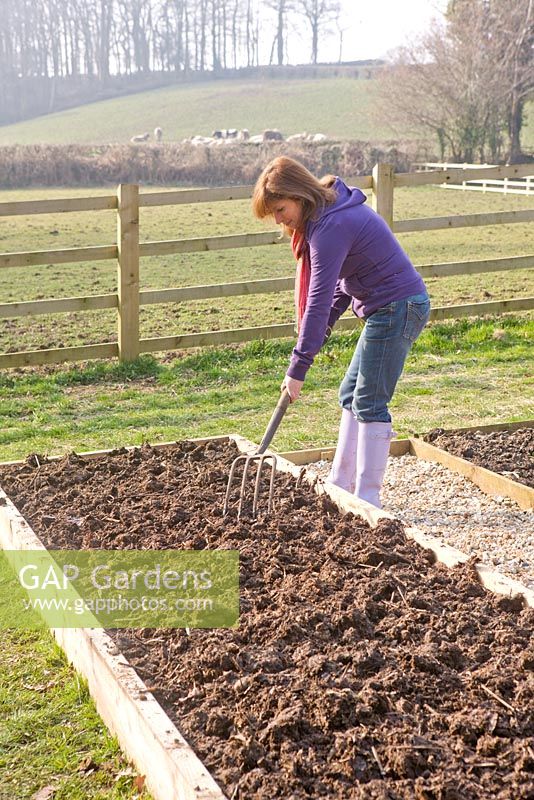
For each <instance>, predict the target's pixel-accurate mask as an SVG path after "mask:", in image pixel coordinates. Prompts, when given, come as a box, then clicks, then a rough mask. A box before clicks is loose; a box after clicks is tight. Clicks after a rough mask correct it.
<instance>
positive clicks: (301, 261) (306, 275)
mask: <svg viewBox="0 0 534 800" xmlns="http://www.w3.org/2000/svg"><path fill="white" fill-rule="evenodd" d="M291 248H292V250H293V255H294V256H295V258H296V259H297V273H296V275H295V311H296V314H297V333H298V332H299V331H300V325H301V322H302V317H303V316H304V312H305V311H306V302H307V300H308V291H309V288H310V275H311V263H310V248H309V247H308V242H307V241H306V237H305V236H304V233H303V232H301V231H293V235H292V237H291Z"/></svg>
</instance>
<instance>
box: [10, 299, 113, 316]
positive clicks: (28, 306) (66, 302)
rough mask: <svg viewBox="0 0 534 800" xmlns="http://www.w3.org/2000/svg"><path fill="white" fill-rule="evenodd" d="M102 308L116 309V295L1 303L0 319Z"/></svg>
mask: <svg viewBox="0 0 534 800" xmlns="http://www.w3.org/2000/svg"><path fill="white" fill-rule="evenodd" d="M102 308H117V295H116V294H94V295H89V296H88V297H65V298H61V299H60V300H29V301H27V302H23V303H2V304H0V319H8V318H10V317H35V316H39V315H41V314H66V313H67V312H73V311H94V310H95V309H102Z"/></svg>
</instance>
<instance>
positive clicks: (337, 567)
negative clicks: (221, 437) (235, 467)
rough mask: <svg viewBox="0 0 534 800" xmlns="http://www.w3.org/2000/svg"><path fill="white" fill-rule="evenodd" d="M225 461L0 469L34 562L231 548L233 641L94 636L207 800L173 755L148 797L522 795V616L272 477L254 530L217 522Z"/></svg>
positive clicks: (180, 458) (510, 604)
mask: <svg viewBox="0 0 534 800" xmlns="http://www.w3.org/2000/svg"><path fill="white" fill-rule="evenodd" d="M235 455H236V448H235V445H234V444H233V443H231V442H226V441H217V440H214V441H212V442H210V443H208V444H206V445H203V444H198V443H181V444H177V445H174V446H168V447H165V448H150V447H148V446H145V447H143V448H141V449H137V450H131V451H127V450H122V451H115V452H112V453H109V454H101V455H98V456H96V457H93V458H84V457H80V456H74V455H71V456H68V457H66V458H64V459H61V460H57V461H51V462H47V461H46V460H44V459H41V458H38V459H36V458H35V457H30V458H29V459H27V461H26V462H25V463H24V464H23V465H10V466H0V485H2V486H3V488H4V490H5V491H6V493H7V495H8V496H9V497H10V498H11V499H12V500H13V502H14V503H15V504H16V505H17V507H18V509H19V511H20V512H21V513H22V514H23V515H24V517H25V518H26V520H27V521H28V522H29V523H30V525H31V527H32V528H33V530H34V531H35V532H36V533H37V534H38V536H39V537H40V539H41V541H42V542H43V543H44V544H45V545H46V546H47V547H49V548H60V547H64V548H65V547H66V548H114V549H117V548H122V547H125V548H139V549H142V548H151V549H152V548H155V549H158V548H174V547H176V548H188V549H203V548H220V547H226V548H234V549H238V550H239V551H240V558H241V619H240V624H239V627H238V628H236V629H231V630H211V631H210V630H207V631H206V630H196V631H190V632H186V631H182V630H165V631H153V630H150V631H148V630H147V631H137V632H136V631H118V632H116V633H115V634H112V635H113V639H114V642H115V645H116V648H118V650H117V653H119V651H120V652H122V653H123V654H125V655H126V656H127V658H128V659H129V662H130V663H131V664H133V665H134V666H135V667H136V669H137V670H138V671H139V675H140V676H141V678H142V679H143V680H144V681H145V683H146V684H147V686H148V689H149V690H150V691H151V692H152V693H153V695H154V696H155V697H156V698H157V700H158V701H159V702H160V703H161V705H162V706H163V707H164V709H165V711H166V713H167V714H168V716H169V718H170V719H171V720H172V721H173V722H175V724H176V726H177V727H178V728H179V730H180V731H181V732H182V734H183V735H184V737H185V739H186V740H187V741H188V742H189V743H190V744H191V746H192V747H193V748H194V750H195V752H196V753H197V754H198V755H199V756H200V758H201V759H202V761H203V762H204V764H205V765H206V767H207V768H208V769H209V770H210V772H211V774H212V776H213V777H214V779H215V781H217V782H218V784H219V786H220V787H221V789H222V791H221V792H220V793H219V792H218V790H217V788H216V785H215V784H214V783H210V781H209V778H208V777H206V776H205V775H203V773H202V771H201V770H200V771H199V772H198V773H196V772H195V769H197V768H198V764H197V765H196V766H194V769H193V767H191V765H192V764H193V760H192V759H191V757H190V755H189V754H188V751H187V748H186V747H185V745H184V743H183V742H182V741H180V743H179V747H178V749H179V750H181V751H182V752H184V753H186V756H185V761H187V764H186V768H185V771H186V772H187V770H190V773H189V776H190V780H189V781H188V782H187V781H185V780H184V786H185V784H186V783H188V786H189V788H188V789H187V791H186V789H184V788H183V787H178V783H171V782H167V784H166V786H169V787H170V786H172V787H173V788H172V789H165V791H166V792H167V793H166V794H163V793H161V791H160V790H158V788H157V786H156V785H155V782H154V780H156V781H157V777H156V778H155V779H154V778H153V777H151V778H150V779H149V776H148V775H147V783H148V785H149V788H151V790H152V791H153V792H154V790H156V791H160V793H159V794H157V796H158V797H166V798H167V800H172V798H174V797H176V798H178V797H180V798H181V797H191V798H193V797H194V798H196V799H198V800H200V798H203V799H204V798H206V799H207V798H216V797H218V798H222V797H223V793H222V792H224V793H225V794H226V796H227V797H228V798H233V800H238V799H239V800H244V798H246V799H247V800H255V799H256V798H257V800H260V798H261V800H263V799H264V798H269V799H270V798H276V797H278V798H285V800H300V799H301V798H320V797H328V798H332V799H334V798H336V799H339V800H345V798H346V799H347V800H348V799H349V798H350V799H351V800H352V799H353V798H366V800H367V799H368V800H373V798H388V797H389V798H399V800H400V799H401V798H406V799H407V798H410V800H411V799H412V798H421V800H427V799H428V800H430V798H435V799H436V800H438V799H439V800H445V798H447V800H453V798H458V800H460V798H461V799H462V800H470V798H477V800H479V798H482V797H483V798H499V799H500V800H504V798H510V799H511V798H514V800H515V799H516V798H517V800H526V798H531V797H533V796H534V749H533V737H534V713H533V711H534V648H533V644H532V630H533V627H534V611H533V609H532V608H530V607H528V606H527V605H526V603H525V601H524V600H523V599H522V598H521V597H520V596H517V597H515V598H509V597H506V596H501V597H499V596H497V595H494V594H491V593H489V592H487V591H486V590H485V589H484V588H483V587H482V586H481V584H480V582H479V576H478V574H477V572H476V571H475V569H474V566H473V564H472V563H470V562H469V563H467V564H460V565H458V566H456V567H455V568H454V569H452V570H449V569H448V568H446V567H444V566H442V565H440V564H435V563H433V562H434V561H435V558H434V555H433V553H432V552H431V551H428V550H424V549H422V548H421V547H419V546H418V545H417V544H416V543H415V542H414V541H413V540H411V539H410V538H408V537H407V536H406V535H405V532H404V530H403V527H402V525H401V524H400V523H399V522H398V521H395V520H392V519H390V518H388V517H387V515H381V514H379V513H377V512H373V511H372V510H371V509H370V507H368V506H367V507H366V506H364V505H359V504H358V503H357V502H356V501H353V500H348V499H347V496H346V493H344V492H335V491H334V492H333V496H334V497H338V498H339V499H341V500H343V501H344V502H346V503H347V507H349V508H352V510H353V511H361V513H363V514H364V515H367V516H368V518H369V520H370V521H371V522H373V523H376V525H375V527H371V526H370V525H369V524H368V523H367V522H366V521H364V520H363V518H362V517H356V516H354V515H352V514H349V515H343V514H341V513H340V512H339V510H338V508H337V507H336V505H335V504H334V502H333V501H332V499H331V498H330V497H329V496H328V495H324V494H323V495H320V496H317V495H316V493H315V492H314V490H313V488H312V487H311V486H310V485H308V484H307V483H306V482H301V483H300V485H297V484H296V482H295V478H294V477H293V476H292V475H284V474H280V475H278V476H277V482H276V489H275V510H274V513H273V515H272V516H271V517H270V518H260V519H258V520H257V521H252V520H250V519H246V518H245V519H243V520H242V521H241V522H237V521H236V520H235V518H234V517H232V516H230V517H228V518H226V519H223V517H222V498H223V494H224V487H225V484H226V479H227V476H228V471H229V466H230V463H231V461H232V459H233V458H234V457H235ZM7 511H9V509H7ZM7 511H6V513H7ZM9 513H10V514H11V517H10V519H12V518H13V514H12V512H9ZM19 523H20V525H21V528H23V527H24V526H23V524H22V523H21V522H20V520H19ZM4 527H5V528H6V529H7V528H9V531H10V532H11V533H12V532H13V530H14V529H15V528H16V527H17V526H16V525H15V526H14V525H13V524H12V522H9V524H6V523H4ZM6 540H7V533H6V536H5V538H4V541H6ZM4 546H6V545H5V544H4ZM438 549H439V548H438ZM508 588H509V589H511V584H510V585H509V587H508ZM517 588H518V587H516V589H517ZM502 590H503V591H505V589H502ZM103 635H104V634H102V636H103ZM115 657H116V658H119V659H120V658H121V656H120V654H116V655H115ZM109 680H110V681H112V678H111V677H110V678H109ZM145 688H146V687H145ZM137 691H140V690H139V687H138V689H137ZM143 693H144V691H143ZM109 697H111V698H112V700H111V702H112V703H121V702H126V701H125V700H121V697H120V696H118V695H116V693H114V692H113V691H112V690H111V689H110V692H109ZM109 697H108V698H107V699H108V702H109ZM152 701H153V698H152V695H151V694H150V692H146V693H144V697H143V698H142V700H141V705H143V704H147V707H148V706H150V707H153V705H152ZM105 705H106V696H105V694H104V695H103V696H102V697H101V702H100V707H101V708H102V706H105ZM154 713H155V712H154ZM130 725H131V731H130V733H131V736H135V735H136V734H137V731H136V729H135V727H134V725H133V723H130ZM172 730H173V729H172V725H170V724H169V726H168V727H167V729H166V735H168V736H169V737H172V736H173V733H172ZM166 746H168V748H169V749H172V744H171V743H170V742H167V745H166ZM175 749H176V748H175ZM172 759H174V761H176V762H177V761H179V758H178V756H177V754H176V753H171V760H172ZM185 761H184V763H185ZM161 763H162V764H163V762H161ZM166 768H167V767H164V766H159V769H160V773H162V770H163V769H166ZM197 774H198V775H203V778H202V779H203V781H204V784H203V786H200V785H199V786H198V787H197V788H195V786H194V776H196V775H197ZM156 776H157V770H156ZM164 780H166V779H165V776H163V775H162V774H161V781H162V782H163V781H164Z"/></svg>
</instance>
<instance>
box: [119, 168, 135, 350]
mask: <svg viewBox="0 0 534 800" xmlns="http://www.w3.org/2000/svg"><path fill="white" fill-rule="evenodd" d="M117 197H118V201H119V205H118V210H117V249H118V258H117V287H118V291H117V295H118V310H119V313H118V348H119V359H120V360H121V361H134V360H135V359H136V358H137V356H138V355H139V187H138V186H136V185H135V184H131V183H130V184H128V183H122V184H121V185H120V186H119V188H118V192H117Z"/></svg>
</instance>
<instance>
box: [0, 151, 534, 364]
mask: <svg viewBox="0 0 534 800" xmlns="http://www.w3.org/2000/svg"><path fill="white" fill-rule="evenodd" d="M532 169H533V168H532V165H531V164H516V165H513V166H509V167H488V166H477V167H474V168H470V169H465V168H462V167H458V166H453V167H447V168H446V169H438V170H431V171H426V172H416V173H398V174H395V172H394V170H393V168H392V167H391V166H390V165H388V164H377V165H376V166H375V168H374V169H373V174H372V175H368V176H359V177H357V178H355V179H353V180H351V181H350V183H351V184H352V185H355V186H358V187H359V188H361V189H364V190H369V189H370V190H371V191H372V204H373V208H374V209H375V211H377V213H379V214H380V215H381V216H382V217H383V218H384V219H385V220H386V221H387V223H388V224H389V225H390V227H391V228H392V229H393V230H394V231H395V232H396V233H407V232H412V231H424V230H437V229H452V228H459V227H471V226H480V225H497V224H511V223H521V222H530V221H532V220H534V209H532V210H530V209H529V210H523V211H503V212H493V213H487V214H466V215H457V216H450V217H428V218H422V219H408V220H396V221H394V220H393V200H394V190H395V188H397V187H400V186H423V185H429V184H444V183H445V184H449V183H452V182H454V181H458V180H461V181H466V180H472V179H476V180H480V179H482V178H486V179H488V180H493V179H495V180H501V179H502V180H504V179H507V180H508V179H513V178H520V177H523V176H525V175H528V174H532ZM252 189H253V187H252V186H237V187H219V188H216V189H186V190H177V191H162V192H159V191H158V192H146V193H142V194H140V193H139V187H138V186H135V185H132V184H122V185H121V186H120V187H119V189H118V192H117V194H113V195H105V196H100V197H90V198H63V199H57V200H31V201H17V202H8V203H0V217H7V216H18V215H22V214H27V215H33V214H50V213H52V214H59V213H69V212H80V211H84V212H85V211H101V210H114V211H115V212H116V214H117V242H116V243H114V244H109V245H101V246H93V247H79V248H67V249H63V250H43V251H33V252H19V253H3V254H0V268H9V267H27V266H28V267H29V266H37V265H47V266H48V265H54V264H65V263H76V262H81V261H84V262H85V261H89V262H91V261H101V260H109V259H113V260H116V262H117V269H118V273H117V292H116V293H111V294H103V295H89V296H82V297H69V298H61V299H55V298H51V299H46V300H35V301H24V302H15V303H2V304H0V319H8V318H13V317H19V316H24V317H29V316H38V315H42V314H56V313H57V314H60V313H71V312H77V311H94V310H98V309H116V310H117V316H118V333H117V342H110V343H102V344H93V345H80V346H77V347H60V348H54V349H48V350H33V351H25V352H17V353H4V354H0V368H4V369H5V368H11V367H20V366H35V365H39V364H53V363H59V362H62V361H80V360H87V359H93V358H112V357H119V358H120V359H121V360H124V361H128V360H132V359H134V358H136V357H137V356H138V355H139V354H140V353H148V352H156V351H161V350H169V349H178V348H180V349H181V348H188V347H201V346H206V345H220V344H229V343H233V342H244V341H250V340H253V339H258V338H263V339H272V338H282V337H290V336H293V335H294V328H293V324H292V323H288V324H278V325H264V326H260V327H254V328H241V329H231V330H219V331H206V332H203V333H189V334H176V335H171V336H164V337H154V338H145V339H141V338H140V336H139V309H140V307H141V306H144V305H152V304H156V303H179V302H186V301H191V300H206V299H212V298H217V297H236V296H239V295H253V294H265V293H271V292H281V291H287V290H290V289H292V288H293V277H284V278H271V279H265V280H254V281H239V282H235V283H224V284H211V285H204V286H187V287H179V288H169V289H158V290H146V289H145V290H143V289H140V286H139V259H140V258H143V257H147V256H157V255H169V254H175V253H194V252H206V251H213V250H225V249H234V248H242V247H257V246H267V245H279V244H282V243H285V242H287V239H285V238H283V237H282V236H281V235H280V232H279V231H278V230H276V231H267V232H262V233H243V234H233V235H225V236H210V237H200V238H199V237H196V238H189V239H173V240H168V241H156V242H143V243H139V209H140V208H144V207H157V206H163V205H179V204H185V203H204V202H214V201H231V200H239V199H247V198H250V196H251V193H252ZM533 266H534V254H533V255H528V256H514V257H510V258H497V259H486V260H480V261H462V262H445V263H439V264H428V265H420V266H416V268H417V269H418V271H419V272H420V274H421V275H422V276H423V277H442V276H450V275H463V274H470V275H473V274H476V273H483V272H494V271H500V270H513V269H531V268H532V267H533ZM531 308H534V298H532V297H524V298H517V299H513V300H499V301H492V302H484V303H472V304H467V305H459V306H444V307H441V308H434V309H433V310H432V316H431V319H449V318H455V317H464V316H476V315H478V314H488V313H504V312H509V311H523V310H528V309H531ZM357 325H359V322H358V321H357V320H355V319H350V318H343V319H341V320H340V321H339V323H338V326H337V327H338V329H340V330H350V329H352V328H354V327H356V326H357Z"/></svg>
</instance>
